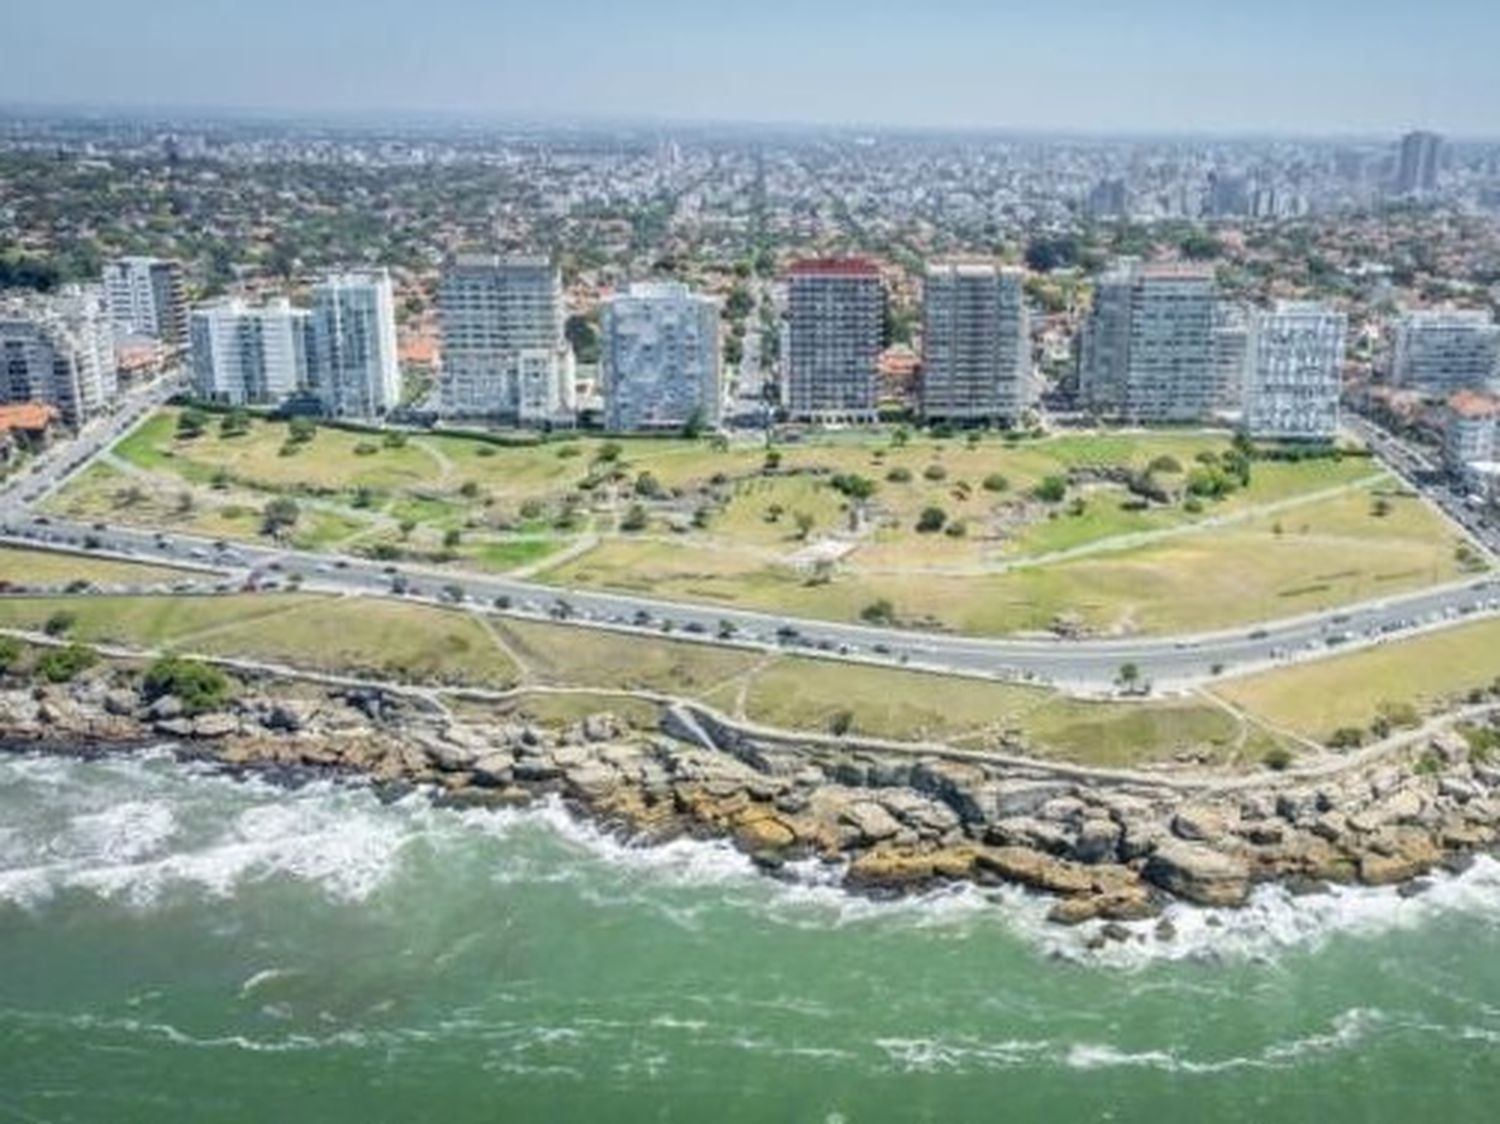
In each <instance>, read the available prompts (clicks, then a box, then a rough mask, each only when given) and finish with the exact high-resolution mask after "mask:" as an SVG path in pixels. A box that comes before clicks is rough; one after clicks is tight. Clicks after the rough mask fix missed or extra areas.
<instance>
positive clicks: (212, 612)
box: [0, 594, 516, 687]
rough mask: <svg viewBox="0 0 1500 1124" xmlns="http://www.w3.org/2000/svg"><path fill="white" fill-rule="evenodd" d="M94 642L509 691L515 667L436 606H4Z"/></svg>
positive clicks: (4, 619) (113, 600)
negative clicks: (64, 624)
mask: <svg viewBox="0 0 1500 1124" xmlns="http://www.w3.org/2000/svg"><path fill="white" fill-rule="evenodd" d="M60 612H66V613H69V614H71V615H72V617H73V622H72V624H71V627H69V628H68V629H67V631H66V635H68V636H69V637H73V638H75V639H78V640H80V641H83V642H86V643H115V644H123V645H131V646H138V647H148V648H161V647H165V648H179V649H180V650H182V651H191V652H198V653H203V654H206V655H220V656H233V657H239V658H243V659H250V660H267V661H270V662H280V663H286V664H289V665H291V666H294V667H298V668H302V669H304V670H310V671H326V672H342V673H346V674H351V675H361V674H365V675H380V676H389V677H391V678H397V679H404V680H408V681H411V682H417V683H454V684H465V685H470V686H483V687H506V686H509V685H510V684H511V683H513V682H514V681H515V678H516V668H515V665H514V664H512V663H511V661H510V659H509V657H507V656H506V655H505V654H504V653H503V652H501V651H500V649H499V648H498V647H497V646H496V645H495V643H494V641H493V639H492V638H491V637H490V636H489V634H488V633H487V632H486V631H485V630H484V628H483V626H482V625H481V624H480V623H479V622H478V621H476V620H475V619H474V618H473V617H472V616H470V615H468V614H466V613H462V612H458V611H454V610H448V609H441V608H436V607H433V606H427V605H415V604H405V603H402V602H397V601H383V600H375V599H362V600H360V601H358V602H357V603H356V602H352V601H347V600H345V599H342V598H338V597H329V596H323V595H314V594H229V595H221V596H172V597H167V596H136V597H128V596H121V597H113V596H103V597H35V598H32V597H25V598H19V597H18V598H3V599H0V627H6V628H20V629H28V630H31V631H40V630H42V629H43V628H44V627H45V625H46V623H47V621H48V620H49V619H50V618H52V617H53V616H54V615H55V614H57V613H60Z"/></svg>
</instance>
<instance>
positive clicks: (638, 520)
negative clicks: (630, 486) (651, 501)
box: [620, 503, 648, 531]
mask: <svg viewBox="0 0 1500 1124" xmlns="http://www.w3.org/2000/svg"><path fill="white" fill-rule="evenodd" d="M647 522H648V520H647V516H646V509H645V508H644V507H642V506H641V505H640V504H638V503H633V504H631V505H630V508H629V510H628V511H626V512H625V517H624V518H623V519H621V520H620V530H622V531H644V530H645V529H646V524H647Z"/></svg>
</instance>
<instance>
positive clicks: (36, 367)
mask: <svg viewBox="0 0 1500 1124" xmlns="http://www.w3.org/2000/svg"><path fill="white" fill-rule="evenodd" d="M116 391H117V378H116V371H115V361H114V340H113V331H112V329H111V325H110V321H109V314H108V309H107V306H106V304H105V299H104V293H103V291H102V290H101V289H100V288H99V287H98V286H93V285H89V286H71V287H69V288H67V289H64V290H63V291H62V292H60V293H56V294H53V295H49V296H40V295H31V296H26V297H16V298H10V299H7V300H3V301H0V402H5V403H12V402H45V403H47V404H48V405H50V406H55V407H56V408H57V411H58V413H59V414H61V415H62V418H63V420H64V421H65V422H67V423H68V424H69V425H72V426H77V425H80V424H82V423H83V422H86V421H88V420H89V418H91V417H93V416H94V415H96V414H98V413H100V412H102V411H104V410H105V409H107V408H108V407H109V405H110V404H111V402H112V400H113V399H114V397H115V393H116Z"/></svg>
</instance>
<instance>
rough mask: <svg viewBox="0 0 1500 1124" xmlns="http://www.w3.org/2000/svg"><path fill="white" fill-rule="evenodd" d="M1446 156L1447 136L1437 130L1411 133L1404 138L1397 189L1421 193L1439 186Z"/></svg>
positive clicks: (1399, 155) (1401, 192)
mask: <svg viewBox="0 0 1500 1124" xmlns="http://www.w3.org/2000/svg"><path fill="white" fill-rule="evenodd" d="M1442 156H1443V138H1442V137H1440V136H1438V134H1437V133H1425V132H1415V133H1407V134H1406V135H1405V136H1404V137H1402V138H1401V150H1400V152H1399V153H1398V154H1397V158H1396V191H1397V193H1399V194H1401V195H1419V194H1424V193H1426V192H1430V191H1434V190H1436V188H1437V178H1438V166H1439V164H1440V162H1441V161H1442Z"/></svg>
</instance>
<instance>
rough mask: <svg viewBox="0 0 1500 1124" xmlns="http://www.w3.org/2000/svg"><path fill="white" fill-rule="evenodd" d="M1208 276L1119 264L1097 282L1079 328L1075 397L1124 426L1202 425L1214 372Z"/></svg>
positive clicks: (1210, 408)
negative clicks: (1160, 423)
mask: <svg viewBox="0 0 1500 1124" xmlns="http://www.w3.org/2000/svg"><path fill="white" fill-rule="evenodd" d="M1216 302H1217V295H1216V291H1215V286H1214V279H1213V273H1212V272H1211V271H1209V270H1208V269H1205V268H1202V267H1198V266H1186V265H1142V264H1140V263H1139V262H1136V261H1133V260H1129V259H1126V260H1124V261H1121V262H1119V263H1117V264H1116V265H1115V267H1114V268H1113V269H1111V270H1110V271H1109V272H1108V273H1106V274H1105V275H1104V276H1103V277H1101V278H1100V279H1099V282H1098V284H1096V285H1095V287H1094V306H1093V309H1092V311H1091V312H1090V315H1089V319H1088V322H1087V324H1086V325H1085V326H1084V332H1083V340H1082V346H1081V350H1080V356H1079V379H1078V383H1079V392H1080V395H1081V397H1082V399H1083V403H1084V405H1085V406H1086V407H1087V408H1089V409H1091V410H1093V411H1095V412H1096V413H1100V414H1106V415H1110V416H1115V417H1120V418H1123V419H1124V420H1126V421H1128V422H1135V423H1156V422H1191V421H1206V420H1208V419H1209V418H1211V417H1212V416H1213V412H1214V409H1215V407H1216V405H1217V399H1218V394H1219V387H1218V380H1217V378H1216V375H1215V355H1214V310H1215V305H1216Z"/></svg>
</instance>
